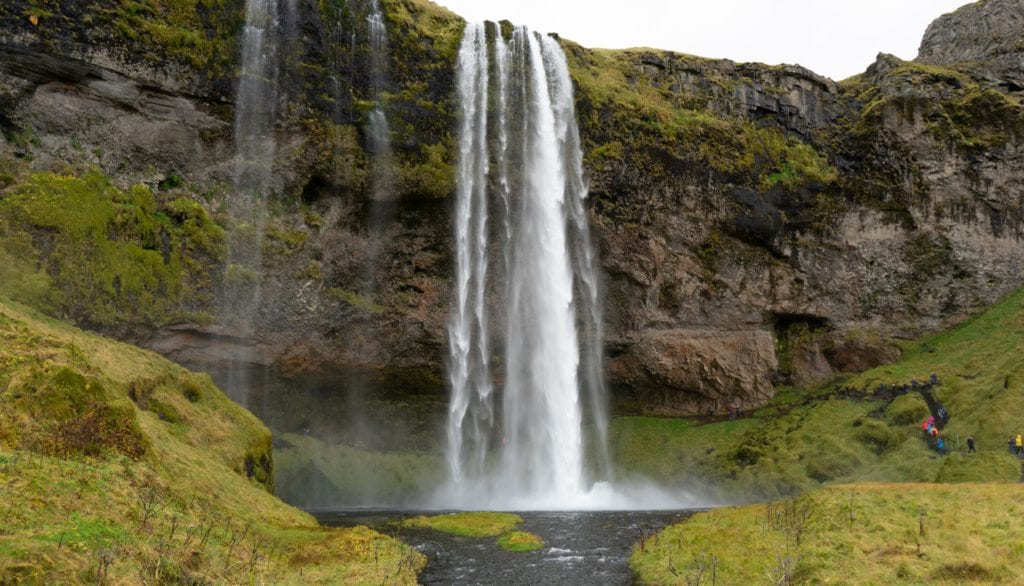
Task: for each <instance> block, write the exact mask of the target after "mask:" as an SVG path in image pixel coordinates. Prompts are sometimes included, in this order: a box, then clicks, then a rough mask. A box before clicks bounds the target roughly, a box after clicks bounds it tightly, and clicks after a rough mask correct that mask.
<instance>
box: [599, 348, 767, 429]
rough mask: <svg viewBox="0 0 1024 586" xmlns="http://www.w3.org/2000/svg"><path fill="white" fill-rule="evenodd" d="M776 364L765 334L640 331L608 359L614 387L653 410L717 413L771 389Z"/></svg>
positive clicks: (751, 402)
mask: <svg viewBox="0 0 1024 586" xmlns="http://www.w3.org/2000/svg"><path fill="white" fill-rule="evenodd" d="M777 367H778V363H777V362H776V358H775V342H774V339H773V337H772V335H771V333H770V332H766V331H761V332H756V331H755V332H742V331H741V332H729V331H722V330H645V331H641V332H638V333H636V334H635V336H634V339H633V340H632V341H631V343H630V345H629V347H628V349H627V350H625V351H624V352H623V353H622V354H621V355H619V356H617V357H615V358H614V359H612V360H611V362H610V365H609V370H610V373H611V376H612V380H614V381H615V384H616V385H619V386H621V387H624V388H625V389H627V390H626V391H624V394H627V395H632V396H633V397H635V399H636V400H638V401H639V402H640V403H641V404H642V405H644V408H645V410H648V411H651V412H654V413H665V414H671V413H680V412H683V413H706V412H708V411H714V412H716V413H721V412H724V411H727V410H728V409H729V408H730V407H733V406H739V407H742V408H746V407H751V406H756V405H759V404H761V403H763V402H764V401H767V400H768V399H770V398H771V396H772V394H773V393H774V390H773V387H772V382H771V379H772V376H773V374H774V372H775V370H776V368H777Z"/></svg>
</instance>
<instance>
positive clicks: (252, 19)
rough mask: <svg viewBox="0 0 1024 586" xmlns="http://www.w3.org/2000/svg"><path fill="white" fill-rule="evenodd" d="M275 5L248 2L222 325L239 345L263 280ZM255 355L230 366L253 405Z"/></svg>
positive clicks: (243, 397) (234, 383)
mask: <svg viewBox="0 0 1024 586" xmlns="http://www.w3.org/2000/svg"><path fill="white" fill-rule="evenodd" d="M277 8H278V7H277V2H276V0H247V1H246V5H245V28H244V32H243V37H242V56H241V57H242V69H241V74H240V76H239V80H238V93H237V95H236V98H235V124H234V138H235V159H234V169H233V181H232V183H233V190H232V193H231V195H230V197H229V199H228V207H229V211H230V215H231V218H232V225H231V227H230V229H229V231H228V237H227V244H228V251H227V264H226V269H225V273H224V290H223V292H222V295H221V300H220V303H221V308H220V324H221V325H222V326H224V327H226V328H227V329H228V332H229V333H230V334H231V335H233V336H237V337H238V339H240V340H247V339H250V338H251V337H252V334H253V330H254V326H255V323H254V322H255V319H256V312H257V310H258V308H259V304H260V298H261V291H260V285H261V280H262V276H261V275H262V263H263V254H262V241H263V227H264V211H265V204H264V198H265V196H266V191H267V190H268V189H269V185H270V182H271V178H272V172H273V164H274V156H275V153H276V145H275V141H274V134H273V130H274V122H275V117H276V110H277V102H278V94H277V73H278V67H277V63H278V54H277V44H278V43H277V36H278V34H279V20H278V12H277ZM255 354H256V349H255V347H254V346H253V345H252V344H251V343H249V342H246V343H244V344H242V345H241V346H240V348H239V350H238V351H237V352H236V354H235V355H234V356H233V357H232V360H231V361H230V364H229V365H228V373H229V375H228V376H229V380H228V385H227V386H228V388H229V391H230V392H231V393H232V396H233V398H235V399H236V400H238V401H239V402H240V403H242V404H243V405H248V391H249V389H248V387H249V384H248V383H249V380H248V373H247V369H248V367H249V366H251V365H252V364H254V363H256V362H257V360H256V355H255Z"/></svg>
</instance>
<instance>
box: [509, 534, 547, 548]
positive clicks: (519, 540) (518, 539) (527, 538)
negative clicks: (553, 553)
mask: <svg viewBox="0 0 1024 586" xmlns="http://www.w3.org/2000/svg"><path fill="white" fill-rule="evenodd" d="M498 547H500V548H501V549H503V550H505V551H537V550H538V549H542V548H543V547H544V540H543V539H541V538H540V537H537V536H536V535H534V534H533V533H529V532H527V531H509V532H508V533H505V534H504V535H502V536H501V537H499V538H498Z"/></svg>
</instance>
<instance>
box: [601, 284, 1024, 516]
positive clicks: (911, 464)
mask: <svg viewBox="0 0 1024 586" xmlns="http://www.w3.org/2000/svg"><path fill="white" fill-rule="evenodd" d="M1022 345H1024V290H1021V291H1018V292H1016V293H1014V294H1012V295H1010V296H1008V297H1007V298H1006V299H1004V300H1003V301H1001V302H1000V303H998V304H997V305H995V306H993V307H992V308H990V309H989V310H987V311H986V312H984V313H982V314H980V315H978V316H976V317H975V318H973V319H972V320H970V321H968V322H967V323H965V324H963V325H961V326H959V327H957V328H955V329H953V330H951V331H948V332H945V333H942V334H939V335H937V336H932V337H928V338H925V339H922V340H919V341H916V342H910V343H907V344H905V347H904V353H903V357H902V359H901V360H899V361H898V362H896V363H893V364H890V365H886V366H882V367H879V368H876V369H874V370H870V371H868V372H865V373H862V374H860V375H856V376H853V377H849V378H847V379H845V380H840V381H838V382H835V383H832V384H829V385H827V386H825V387H822V388H818V389H810V390H805V391H801V390H796V389H783V390H782V391H781V392H780V393H779V394H778V395H777V396H776V397H775V399H773V401H772V402H771V403H770V404H769V405H768V406H766V407H764V408H762V409H759V410H758V411H756V412H754V413H753V414H751V415H749V416H747V417H745V418H742V419H739V420H736V421H722V422H716V423H705V424H701V423H699V422H696V421H691V420H671V419H652V418H643V417H627V418H617V419H615V420H613V422H612V446H613V450H614V454H613V455H614V457H615V459H616V461H619V462H623V463H627V468H628V469H627V470H624V473H627V474H628V473H641V474H644V475H646V476H649V477H651V478H653V479H655V480H658V481H660V482H663V483H665V484H668V485H674V486H677V487H680V488H681V489H685V488H690V489H696V490H711V492H712V493H713V494H717V495H718V496H719V497H720V498H722V499H723V500H727V501H736V500H748V499H750V500H756V499H764V498H778V497H782V496H791V495H794V494H798V493H801V492H804V491H807V490H810V489H813V488H815V487H817V486H820V485H821V484H826V483H838V482H860V481H878V482H907V481H917V482H963V481H1015V480H1017V479H1018V478H1020V475H1021V472H1020V465H1019V463H1018V462H1017V460H1016V459H1015V458H1014V457H1013V456H1011V455H1010V454H1008V453H1007V449H1006V438H1007V437H1008V436H1009V435H1010V434H1013V433H1018V432H1021V431H1022V427H1021V425H1022V424H1021V421H1024V394H1022V393H1021V392H1020V389H1021V385H1022V384H1024V357H1022V356H1021V354H1020V352H1019V348H1020V347H1021V346H1022ZM931 373H936V374H937V376H938V378H939V381H940V383H941V384H940V385H939V386H938V387H937V388H936V390H935V393H936V395H937V397H938V398H939V399H940V400H941V401H942V402H943V404H944V405H945V406H946V408H947V409H948V411H949V413H950V414H951V420H950V422H949V424H948V425H947V426H946V428H945V429H944V431H943V433H944V435H945V436H946V439H947V442H948V445H949V448H950V450H951V451H952V453H951V454H950V455H947V456H945V457H943V456H940V455H939V454H938V453H936V452H935V451H934V450H931V449H929V448H928V446H927V445H926V443H925V442H924V441H923V440H922V439H921V432H920V427H919V425H920V422H921V421H922V420H923V419H924V418H925V417H927V415H928V408H927V405H926V404H925V402H924V400H923V399H922V398H921V397H920V395H918V394H917V393H908V394H905V395H901V396H897V397H896V398H894V399H885V398H874V397H873V394H874V391H875V389H877V388H878V387H879V385H881V384H885V385H889V386H892V385H903V384H908V383H909V382H910V381H911V379H915V378H916V379H917V380H919V381H924V380H927V379H928V377H929V376H930V374H931ZM844 389H846V390H852V391H854V394H856V395H863V398H856V397H851V396H849V393H844V392H843V391H844ZM970 435H973V436H974V438H975V440H976V442H977V445H978V449H979V453H978V454H971V455H968V454H966V453H965V452H966V438H967V437H968V436H970ZM689 477H699V478H703V479H704V480H706V482H707V483H708V484H710V485H711V486H712V487H714V489H708V487H706V486H704V487H702V486H695V485H693V484H692V483H688V481H687V480H688V478H689ZM716 489H717V492H715V490H716Z"/></svg>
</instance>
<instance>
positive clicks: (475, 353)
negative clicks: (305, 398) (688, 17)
mask: <svg viewBox="0 0 1024 586" xmlns="http://www.w3.org/2000/svg"><path fill="white" fill-rule="evenodd" d="M487 26H488V25H484V24H482V23H476V24H470V25H468V26H467V27H466V31H465V36H464V38H463V41H462V46H461V48H460V51H459V57H458V71H457V87H458V102H459V108H460V126H459V166H458V174H457V190H456V210H455V217H456V220H455V224H456V225H455V239H456V281H455V289H456V290H455V307H454V310H453V313H452V317H451V321H450V325H449V347H450V356H449V382H450V386H451V402H450V407H449V419H448V430H447V437H448V464H449V468H450V473H451V481H450V483H449V485H448V486H447V487H446V488H445V490H443V491H442V493H441V495H440V496H439V500H441V501H443V502H444V503H447V504H448V505H450V506H454V507H457V508H506V509H513V508H519V509H523V508H526V509H578V508H600V507H606V506H613V503H612V501H614V500H616V499H615V498H614V495H615V492H616V491H615V490H613V489H612V488H611V487H610V486H609V485H607V484H606V483H605V482H602V481H604V480H607V479H608V477H609V475H610V463H609V458H608V452H607V428H608V423H607V409H606V405H605V403H606V393H605V385H604V379H603V364H602V360H601V356H602V352H601V335H602V323H601V307H600V303H599V295H598V279H597V273H596V266H597V260H596V254H595V251H594V249H593V246H592V244H591V242H590V235H589V228H588V226H587V218H586V214H585V211H584V207H583V202H584V200H585V198H586V196H587V190H586V185H585V182H584V179H583V170H582V154H581V151H580V144H579V132H578V129H577V126H576V117H575V109H574V99H573V88H572V82H571V79H570V77H569V69H568V66H567V63H566V59H565V55H564V53H563V52H562V49H561V47H560V46H559V44H558V42H557V41H556V40H555V39H553V38H551V37H548V36H541V35H538V34H536V33H533V32H531V31H529V30H527V29H525V28H522V27H520V28H517V29H515V30H514V32H513V34H512V36H511V39H510V40H507V41H506V39H504V38H503V37H502V35H501V33H500V31H498V30H493V29H492V31H491V32H492V34H491V41H490V42H489V41H488V38H487V37H488V34H487V32H488V31H487ZM490 26H493V25H490ZM498 387H500V388H501V392H500V397H501V404H500V409H498V408H497V407H499V406H497V405H495V396H496V392H495V391H496V388H498ZM498 413H500V416H499V415H498ZM588 462H589V464H588Z"/></svg>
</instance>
